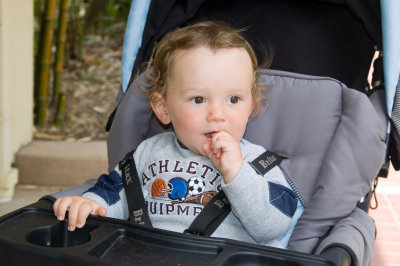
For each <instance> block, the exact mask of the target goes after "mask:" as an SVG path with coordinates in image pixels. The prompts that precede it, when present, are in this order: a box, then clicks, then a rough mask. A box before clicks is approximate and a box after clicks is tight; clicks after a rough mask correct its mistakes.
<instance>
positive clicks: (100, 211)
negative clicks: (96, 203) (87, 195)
mask: <svg viewBox="0 0 400 266" xmlns="http://www.w3.org/2000/svg"><path fill="white" fill-rule="evenodd" d="M97 215H98V216H102V217H105V216H106V215H107V210H106V209H105V208H103V207H99V208H98V209H97Z"/></svg>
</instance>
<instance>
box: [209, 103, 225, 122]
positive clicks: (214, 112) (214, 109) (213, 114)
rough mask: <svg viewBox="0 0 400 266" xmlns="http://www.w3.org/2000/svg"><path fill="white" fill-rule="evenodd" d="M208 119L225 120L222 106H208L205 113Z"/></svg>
mask: <svg viewBox="0 0 400 266" xmlns="http://www.w3.org/2000/svg"><path fill="white" fill-rule="evenodd" d="M207 120H208V121H224V120H225V112H224V109H223V107H222V106H218V105H213V106H210V108H209V109H208V113H207Z"/></svg>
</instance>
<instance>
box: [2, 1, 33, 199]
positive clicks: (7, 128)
mask: <svg viewBox="0 0 400 266" xmlns="http://www.w3.org/2000/svg"><path fill="white" fill-rule="evenodd" d="M33 23H34V20H33V0H0V201H6V200H7V199H10V198H11V197H12V195H13V193H14V186H15V184H16V183H17V181H18V180H17V178H18V170H17V169H16V168H14V167H12V164H13V162H14V156H15V153H16V152H17V151H18V150H19V149H20V148H21V147H22V146H24V145H26V144H28V143H29V142H30V141H31V140H32V132H33V126H32V125H33Z"/></svg>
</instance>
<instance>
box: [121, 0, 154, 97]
mask: <svg viewBox="0 0 400 266" xmlns="http://www.w3.org/2000/svg"><path fill="white" fill-rule="evenodd" d="M150 3H151V0H133V1H132V4H131V8H130V10H129V16H128V22H127V24H126V29H125V37H124V46H123V49H122V63H121V88H122V90H123V92H124V93H125V92H126V89H127V88H128V83H129V80H130V78H131V75H132V69H133V65H134V63H135V59H136V56H137V53H138V51H139V48H140V46H141V45H142V35H143V31H144V26H145V25H146V19H147V14H148V12H149V7H150Z"/></svg>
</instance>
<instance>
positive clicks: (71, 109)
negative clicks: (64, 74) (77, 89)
mask: <svg viewBox="0 0 400 266" xmlns="http://www.w3.org/2000/svg"><path fill="white" fill-rule="evenodd" d="M67 104H68V106H67V111H68V113H67V117H66V118H65V121H66V122H67V123H69V122H71V121H72V117H73V116H74V105H75V93H74V92H69V93H68V98H67Z"/></svg>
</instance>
